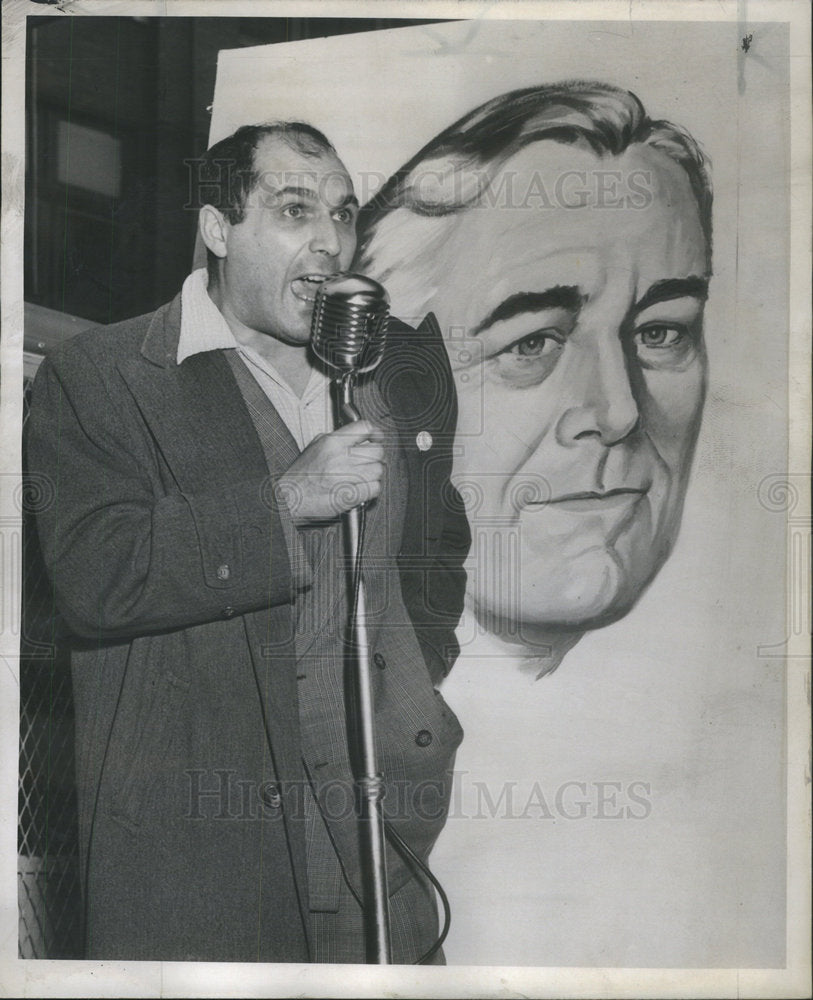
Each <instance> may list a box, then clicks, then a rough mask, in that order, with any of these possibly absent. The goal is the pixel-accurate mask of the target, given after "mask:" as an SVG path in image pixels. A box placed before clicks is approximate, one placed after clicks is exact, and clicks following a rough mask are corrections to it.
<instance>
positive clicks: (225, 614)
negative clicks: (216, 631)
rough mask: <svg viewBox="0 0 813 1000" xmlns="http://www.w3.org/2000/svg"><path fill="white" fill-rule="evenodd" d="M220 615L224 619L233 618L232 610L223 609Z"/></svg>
mask: <svg viewBox="0 0 813 1000" xmlns="http://www.w3.org/2000/svg"><path fill="white" fill-rule="evenodd" d="M221 613H222V615H223V617H224V618H234V608H223V611H222V612H221Z"/></svg>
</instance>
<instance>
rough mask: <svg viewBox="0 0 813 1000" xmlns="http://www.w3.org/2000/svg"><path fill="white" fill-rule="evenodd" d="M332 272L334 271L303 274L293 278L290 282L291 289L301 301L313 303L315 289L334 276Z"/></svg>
mask: <svg viewBox="0 0 813 1000" xmlns="http://www.w3.org/2000/svg"><path fill="white" fill-rule="evenodd" d="M334 274H335V272H332V273H331V274H303V275H301V276H300V277H299V278H294V280H293V281H292V282H291V291H292V292H293V293H294V295H295V296H296V298H298V299H301V301H302V302H307V303H309V304H310V305H313V303H314V302H315V301H316V290H317V289H318V288H319V286H320V285H321V284H322V282H324V281H327V279H328V278H332V277H334Z"/></svg>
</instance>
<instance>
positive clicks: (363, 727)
mask: <svg viewBox="0 0 813 1000" xmlns="http://www.w3.org/2000/svg"><path fill="white" fill-rule="evenodd" d="M355 380H356V373H355V372H353V371H351V372H345V373H344V374H343V375H342V377H341V382H340V388H341V412H342V416H343V418H344V420H345V422H351V421H355V420H359V419H360V415H359V413H358V411H357V410H356V408H355V407H354V406H353V386H354V384H355ZM344 516H345V525H346V529H347V536H348V543H349V550H350V557H351V559H352V567H351V580H352V597H351V603H350V631H351V641H352V652H353V666H354V667H355V670H354V671H353V687H354V693H355V697H356V704H357V706H358V717H357V718H358V725H357V727H356V731H355V738H356V741H357V745H356V747H355V748H354V749H355V750H356V752H357V759H358V766H359V768H360V772H361V773H360V776H359V777H358V787H359V797H360V804H359V805H360V819H361V823H360V839H361V868H362V880H363V884H364V924H365V937H366V942H367V960H368V963H370V964H377V965H389V964H390V963H391V962H392V950H391V943H390V914H389V894H388V892H387V860H386V853H385V847H384V815H383V811H382V807H381V801H382V799H383V798H384V779H383V775H382V773H381V772H380V771H379V769H378V761H377V755H376V749H375V713H374V708H373V690H372V680H371V673H370V646H369V642H368V639H367V620H366V605H365V594H364V580H363V579H362V575H361V553H362V545H363V541H364V504H363V503H362V504H359V505H358V506H357V507H353V508H352V509H351V510H349V511H347V513H346V514H345V515H344ZM350 738H351V734H350V732H349V731H348V739H350Z"/></svg>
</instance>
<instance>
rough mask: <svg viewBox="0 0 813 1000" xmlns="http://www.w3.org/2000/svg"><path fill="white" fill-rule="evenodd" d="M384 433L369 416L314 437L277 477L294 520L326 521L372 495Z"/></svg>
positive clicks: (380, 470) (377, 488)
mask: <svg viewBox="0 0 813 1000" xmlns="http://www.w3.org/2000/svg"><path fill="white" fill-rule="evenodd" d="M383 440H384V432H383V431H382V430H380V429H379V428H378V427H375V426H374V425H373V424H371V423H370V422H369V421H368V420H357V421H355V422H354V423H350V424H345V426H344V427H340V428H339V429H338V430H336V431H332V432H331V433H330V434H320V435H319V437H316V438H314V440H313V441H311V443H310V444H309V445H308V447H307V448H305V450H304V451H303V452H302V454H301V455H300V456H299V458H297V460H296V461H295V462H294V463H293V464H292V465H291V466H289V468H288V470H287V471H286V472H285V474H284V475H283V476H281V477H280V479H279V480H278V481H277V491H278V494H279V496H280V498H281V499H282V500H284V502H285V504H286V506H287V508H288V510H289V512H290V514H291V517H292V518H293V520H294V523H295V524H297V525H304V524H308V523H310V522H313V521H325V520H330V519H332V518H334V517H337V516H338V515H339V514H342V513H344V512H345V511H346V510H350V509H351V508H352V507H356V506H358V504H360V503H366V502H367V501H368V500H372V499H373V498H374V497H377V496H378V494H379V491H380V489H381V477H382V475H383V474H384V463H383V459H384V448H383V445H382V441H383Z"/></svg>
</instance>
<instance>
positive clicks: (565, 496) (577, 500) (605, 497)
mask: <svg viewBox="0 0 813 1000" xmlns="http://www.w3.org/2000/svg"><path fill="white" fill-rule="evenodd" d="M648 490H649V487H648V486H647V487H634V488H633V487H620V488H618V489H612V490H583V491H579V492H577V493H562V494H560V495H559V496H555V497H551V498H550V499H549V500H543V501H538V502H532V503H528V504H527V505H526V506H527V507H530V508H532V509H535V510H544V509H546V508H549V507H552V508H554V509H556V510H562V511H565V510H566V511H573V512H574V513H582V512H583V513H590V514H596V513H601V512H604V511H607V512H609V511H610V510H616V509H619V508H624V507H629V506H632V505H634V504H636V503H637V502H638V501H639V500H641V499H642V498H643V497H644V496H646V494H647V492H648Z"/></svg>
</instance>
